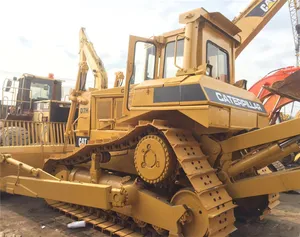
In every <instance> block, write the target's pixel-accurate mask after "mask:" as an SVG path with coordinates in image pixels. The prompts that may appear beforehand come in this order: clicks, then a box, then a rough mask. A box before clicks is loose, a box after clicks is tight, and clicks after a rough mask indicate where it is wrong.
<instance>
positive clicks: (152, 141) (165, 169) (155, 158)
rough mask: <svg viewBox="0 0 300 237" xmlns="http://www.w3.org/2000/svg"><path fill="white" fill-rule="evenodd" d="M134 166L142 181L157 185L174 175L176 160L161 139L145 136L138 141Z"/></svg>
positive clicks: (154, 136)
mask: <svg viewBox="0 0 300 237" xmlns="http://www.w3.org/2000/svg"><path fill="white" fill-rule="evenodd" d="M134 165H135V168H136V170H137V172H138V174H139V176H140V177H141V178H142V179H143V180H144V181H146V182H147V183H150V184H157V183H160V182H162V181H164V180H166V179H167V178H169V177H170V176H171V175H172V173H174V171H175V167H176V166H175V165H176V159H175V157H174V155H173V153H172V151H171V150H170V148H169V144H168V143H167V142H166V141H165V140H164V139H163V138H161V137H159V136H157V135H147V136H145V137H143V138H142V139H141V140H140V142H139V143H138V145H137V147H136V149H135V154H134Z"/></svg>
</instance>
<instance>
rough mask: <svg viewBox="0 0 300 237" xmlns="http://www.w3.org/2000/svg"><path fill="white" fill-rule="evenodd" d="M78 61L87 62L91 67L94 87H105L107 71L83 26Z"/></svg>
mask: <svg viewBox="0 0 300 237" xmlns="http://www.w3.org/2000/svg"><path fill="white" fill-rule="evenodd" d="M79 37H80V63H82V64H86V63H87V64H88V65H89V66H90V68H91V69H92V71H93V73H94V77H95V85H94V88H96V89H99V90H100V89H106V88H107V81H108V80H107V73H106V70H105V68H104V64H103V62H102V60H101V59H100V57H99V56H98V55H97V53H96V51H95V49H94V46H93V44H92V42H90V41H89V40H88V38H87V36H86V33H85V28H81V29H80V35H79Z"/></svg>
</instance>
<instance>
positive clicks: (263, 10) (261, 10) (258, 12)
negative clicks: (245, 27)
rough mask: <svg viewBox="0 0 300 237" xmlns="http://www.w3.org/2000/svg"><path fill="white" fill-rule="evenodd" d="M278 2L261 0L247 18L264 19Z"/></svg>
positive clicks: (275, 0)
mask: <svg viewBox="0 0 300 237" xmlns="http://www.w3.org/2000/svg"><path fill="white" fill-rule="evenodd" d="M277 1H278V0H262V1H261V3H260V4H259V5H257V6H256V7H255V8H253V9H252V10H251V11H250V12H249V14H248V15H247V17H254V16H256V17H264V16H265V15H266V14H267V13H268V11H269V10H270V9H271V8H272V7H273V6H274V4H275V3H276V2H277Z"/></svg>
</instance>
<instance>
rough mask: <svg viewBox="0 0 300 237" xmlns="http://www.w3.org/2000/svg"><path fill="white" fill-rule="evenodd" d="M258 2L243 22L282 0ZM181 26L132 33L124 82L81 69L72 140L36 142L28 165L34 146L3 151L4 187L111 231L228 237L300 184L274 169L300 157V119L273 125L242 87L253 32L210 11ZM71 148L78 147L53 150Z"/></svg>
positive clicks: (69, 126)
mask: <svg viewBox="0 0 300 237" xmlns="http://www.w3.org/2000/svg"><path fill="white" fill-rule="evenodd" d="M255 2H256V5H255V4H252V8H251V9H250V10H249V12H248V13H247V14H246V15H245V16H244V17H245V18H249V19H250V18H251V19H252V20H253V22H258V21H260V19H261V18H263V17H264V16H269V17H268V19H269V20H270V19H271V16H272V15H274V14H275V12H274V11H278V9H279V7H280V6H282V5H283V2H285V1H275V0H274V1H270V0H269V1H266V0H264V1H255ZM267 3H268V4H267ZM271 3H272V4H271ZM277 4H280V5H277ZM261 12H264V14H261ZM258 13H259V14H258ZM242 18H243V17H239V21H238V22H242V21H243V20H242ZM267 22H268V20H265V21H264V24H266V23H267ZM179 23H181V24H184V25H185V28H182V29H179V30H175V31H171V32H168V33H165V34H163V35H160V36H155V37H153V38H143V37H138V36H130V39H129V47H128V58H127V70H126V77H125V79H124V82H125V84H124V85H122V86H118V87H114V88H109V89H103V88H102V87H105V84H101V83H102V82H103V80H99V82H100V84H98V85H97V86H98V88H96V89H95V88H89V89H88V88H86V86H85V85H86V73H87V69H86V66H85V64H84V63H81V64H80V67H79V72H78V76H77V81H76V85H75V89H74V90H73V92H72V93H71V95H70V99H71V101H72V102H71V103H72V104H71V107H70V111H69V116H68V121H67V123H66V124H64V126H63V127H64V128H65V129H64V132H65V133H64V139H62V140H60V141H59V142H57V143H56V144H51V145H49V144H47V143H40V144H39V146H38V147H39V148H40V149H41V150H40V154H41V155H39V154H33V155H32V156H31V157H30V159H25V158H26V155H27V154H26V152H24V148H28V149H32V148H33V147H34V146H36V144H32V143H31V144H26V145H22V146H20V145H14V146H3V147H0V168H1V173H0V190H1V191H3V192H8V193H11V194H20V195H26V196H31V197H39V198H44V199H45V200H46V202H47V203H48V204H49V205H50V206H52V207H53V208H55V209H58V210H60V211H62V212H64V213H66V214H67V215H70V216H73V217H75V218H78V219H81V220H84V221H86V222H87V223H89V224H91V225H93V226H94V227H97V228H101V229H102V231H103V232H106V233H109V234H110V235H115V236H127V237H138V236H172V237H174V236H176V237H183V236H184V237H195V236H197V237H202V236H203V237H204V236H205V237H207V236H213V237H223V236H224V237H225V236H228V235H229V234H230V233H232V232H233V231H234V230H235V229H236V228H235V226H234V222H235V220H236V219H247V220H249V219H257V218H263V217H264V216H265V215H267V214H268V213H269V212H270V210H271V209H273V208H274V207H275V206H277V205H278V204H279V195H278V192H283V191H288V190H295V189H299V188H300V183H299V182H294V180H297V179H299V178H300V169H299V168H295V169H289V170H284V171H280V172H272V171H271V170H270V169H269V168H268V167H267V166H268V165H269V164H271V163H273V162H274V161H277V160H281V159H282V158H284V157H286V156H287V155H288V154H291V153H293V152H299V151H300V119H295V120H290V121H287V122H285V123H281V124H275V125H273V126H269V120H268V114H267V111H266V110H265V108H264V106H263V104H262V103H261V101H260V100H259V99H258V98H257V97H256V96H255V95H254V94H253V93H251V92H248V91H246V90H244V89H243V88H239V87H238V86H236V85H237V84H236V82H235V59H236V57H237V55H238V53H241V52H242V50H243V49H244V48H245V47H246V45H245V44H247V42H249V40H246V38H247V37H244V38H243V37H242V36H241V35H242V32H243V31H244V30H245V31H247V29H248V26H250V25H248V26H247V25H244V27H246V28H245V29H244V28H240V27H238V26H237V25H235V24H234V23H233V22H231V21H230V20H228V19H227V18H226V17H225V16H224V15H222V14H221V13H219V12H207V11H206V10H205V9H203V8H199V9H195V10H192V11H189V12H185V13H183V14H181V15H180V16H179ZM260 26H261V27H262V25H260ZM256 33H257V32H256ZM244 35H246V34H244ZM248 35H251V34H248ZM253 36H254V35H253V34H252V36H251V37H253ZM248 39H250V38H248ZM240 47H242V48H240ZM237 52H238V53H237ZM117 78H118V79H119V78H121V77H117ZM115 84H119V83H115ZM77 107H78V111H79V112H78V116H77V117H76V116H74V111H75V109H76V108H77ZM43 126H50V127H51V123H49V122H45V123H43ZM50 134H52V135H53V136H54V137H60V136H61V135H60V134H61V133H58V132H57V131H55V130H54V131H53V132H52V133H51V132H50ZM57 134H59V135H57ZM42 136H44V137H43V138H46V139H47V138H48V137H47V135H46V134H45V133H42ZM50 137H51V136H50ZM72 137H74V139H75V143H72V142H71V143H70V142H66V141H70V140H72V139H71V138H72ZM66 145H73V147H72V148H73V149H72V150H70V149H69V150H65V149H63V150H61V152H57V147H65V146H66ZM17 149H23V156H17V154H16V150H17ZM50 149H52V150H53V151H56V152H53V154H52V155H50V156H44V154H45V151H47V150H48V151H49V150H50Z"/></svg>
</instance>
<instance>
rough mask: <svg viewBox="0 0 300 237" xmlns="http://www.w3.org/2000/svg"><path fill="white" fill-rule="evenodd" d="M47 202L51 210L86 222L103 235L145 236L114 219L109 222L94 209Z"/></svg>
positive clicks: (120, 236) (122, 236) (121, 236)
mask: <svg viewBox="0 0 300 237" xmlns="http://www.w3.org/2000/svg"><path fill="white" fill-rule="evenodd" d="M46 202H47V203H48V205H49V206H50V207H51V208H53V209H55V210H57V211H59V212H62V213H64V214H65V215H66V216H69V217H71V218H72V219H75V220H82V221H85V222H86V223H87V224H89V225H91V226H92V227H93V228H96V229H100V230H101V231H102V232H103V233H105V234H108V235H110V236H119V237H125V236H126V237H142V236H144V235H143V234H141V233H138V232H135V231H134V230H132V229H130V228H126V227H124V225H121V224H118V223H116V221H112V218H110V220H108V218H104V217H103V216H102V217H101V216H100V215H99V214H97V212H96V211H92V210H93V209H91V208H88V207H82V206H78V205H72V204H68V203H63V202H56V201H52V200H46Z"/></svg>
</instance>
